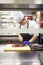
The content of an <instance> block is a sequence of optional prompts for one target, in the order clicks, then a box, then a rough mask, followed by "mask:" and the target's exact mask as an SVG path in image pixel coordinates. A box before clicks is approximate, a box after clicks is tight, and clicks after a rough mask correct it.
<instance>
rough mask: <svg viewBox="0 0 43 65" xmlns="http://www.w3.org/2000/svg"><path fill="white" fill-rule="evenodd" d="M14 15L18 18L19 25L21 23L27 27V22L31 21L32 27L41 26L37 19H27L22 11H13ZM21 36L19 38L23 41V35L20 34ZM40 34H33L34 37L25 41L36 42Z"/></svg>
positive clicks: (30, 25)
mask: <svg viewBox="0 0 43 65" xmlns="http://www.w3.org/2000/svg"><path fill="white" fill-rule="evenodd" d="M13 16H14V19H15V20H16V23H18V25H21V26H22V28H23V27H26V23H27V22H29V27H32V28H39V26H38V24H37V23H36V22H35V20H27V18H25V17H24V15H23V13H22V12H21V11H14V13H13ZM18 36H19V40H20V41H23V37H22V36H21V35H20V34H18ZM37 37H38V35H36V34H35V35H33V37H32V38H31V39H29V40H28V41H25V40H24V42H26V43H27V42H29V43H30V42H34V41H35V40H36V39H37Z"/></svg>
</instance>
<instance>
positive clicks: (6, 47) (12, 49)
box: [4, 44, 30, 52]
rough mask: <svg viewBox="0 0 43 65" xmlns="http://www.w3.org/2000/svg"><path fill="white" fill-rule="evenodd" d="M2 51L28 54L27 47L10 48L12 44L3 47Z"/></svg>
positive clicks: (28, 48)
mask: <svg viewBox="0 0 43 65" xmlns="http://www.w3.org/2000/svg"><path fill="white" fill-rule="evenodd" d="M4 51H7V52H8V51H9V52H11V51H13V52H15V51H16V52H29V51H30V47H29V46H24V47H12V44H6V45H5V47H4Z"/></svg>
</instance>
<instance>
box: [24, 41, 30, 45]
mask: <svg viewBox="0 0 43 65" xmlns="http://www.w3.org/2000/svg"><path fill="white" fill-rule="evenodd" d="M30 43H31V42H29V41H24V42H23V44H25V45H28V44H30Z"/></svg>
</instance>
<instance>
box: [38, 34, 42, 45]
mask: <svg viewBox="0 0 43 65" xmlns="http://www.w3.org/2000/svg"><path fill="white" fill-rule="evenodd" d="M39 44H43V33H39Z"/></svg>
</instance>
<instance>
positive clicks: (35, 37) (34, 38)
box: [29, 36, 38, 42]
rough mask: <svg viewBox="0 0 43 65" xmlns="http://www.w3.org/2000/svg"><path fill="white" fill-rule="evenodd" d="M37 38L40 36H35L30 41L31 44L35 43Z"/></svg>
mask: <svg viewBox="0 0 43 65" xmlns="http://www.w3.org/2000/svg"><path fill="white" fill-rule="evenodd" d="M37 38H38V36H33V37H32V38H31V39H30V40H29V42H34V41H35V40H36V39H37Z"/></svg>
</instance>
